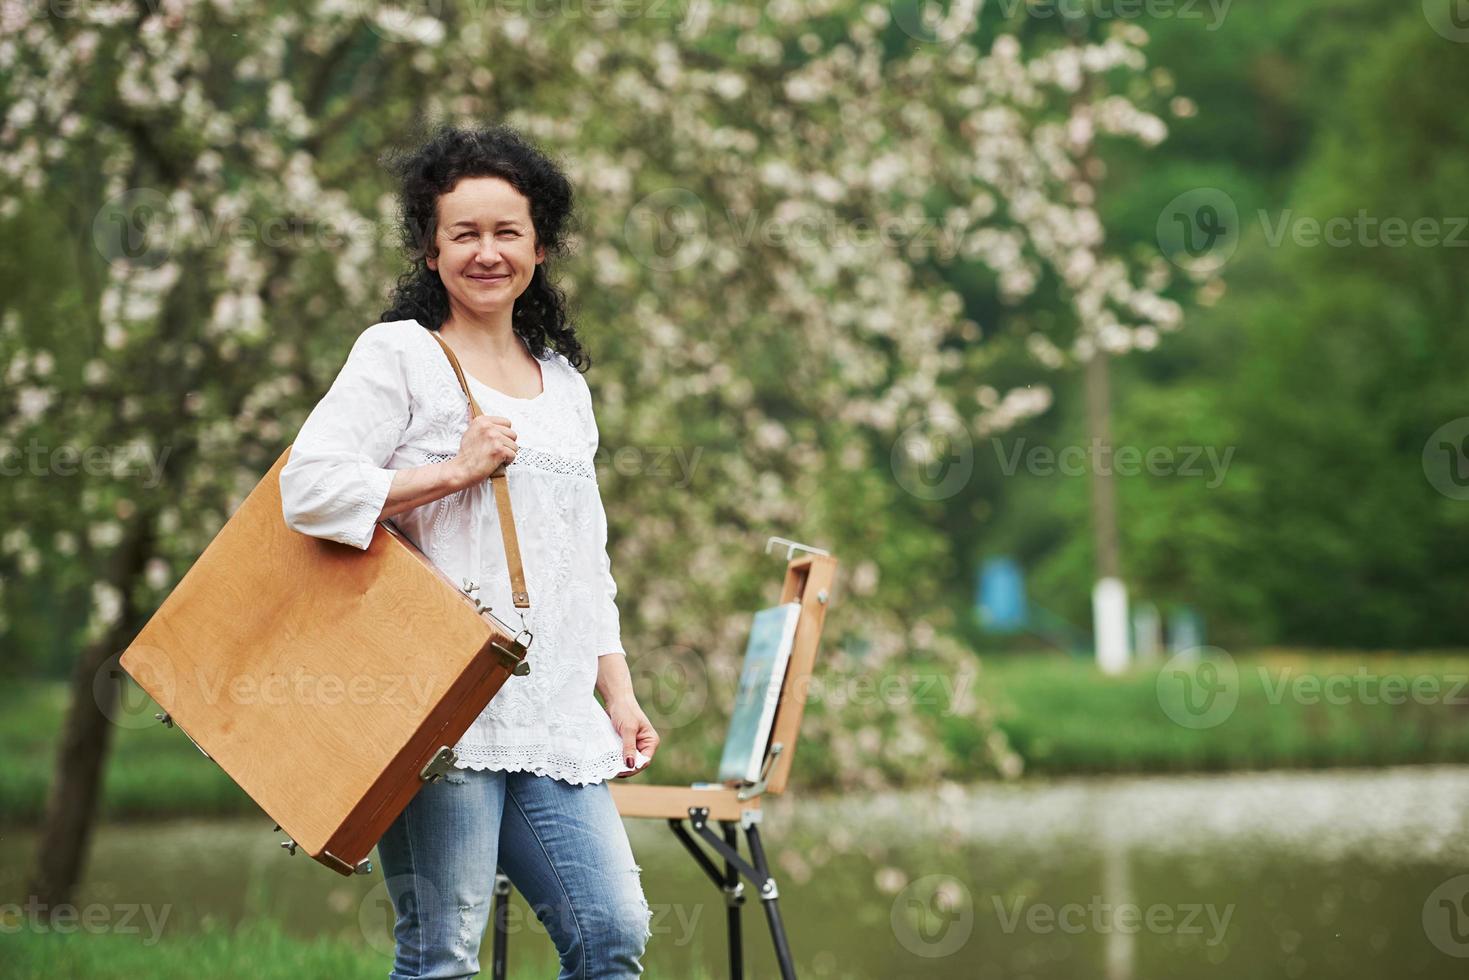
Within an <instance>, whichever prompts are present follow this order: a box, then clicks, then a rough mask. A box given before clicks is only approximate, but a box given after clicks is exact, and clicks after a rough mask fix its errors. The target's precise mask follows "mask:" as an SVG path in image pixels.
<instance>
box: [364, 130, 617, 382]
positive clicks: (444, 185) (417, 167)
mask: <svg viewBox="0 0 1469 980" xmlns="http://www.w3.org/2000/svg"><path fill="white" fill-rule="evenodd" d="M382 163H383V166H384V168H385V169H386V170H387V171H388V172H389V173H391V174H392V175H393V176H394V177H395V178H396V179H397V182H398V185H399V190H398V207H399V222H400V231H401V233H402V236H403V247H404V248H405V249H406V251H407V253H408V256H409V268H408V271H406V272H404V273H403V274H402V275H401V276H399V277H398V282H397V285H396V286H395V287H394V288H393V294H392V297H391V299H390V300H389V302H390V303H391V304H392V305H391V306H390V307H389V308H388V309H386V310H384V311H383V314H382V317H381V320H383V321H384V322H387V321H392V320H409V319H412V320H417V321H418V322H419V323H420V324H421V325H423V326H424V327H427V328H428V329H430V330H438V329H439V328H440V327H442V326H443V325H444V321H445V320H447V319H448V318H449V292H448V290H447V289H445V288H444V281H443V280H442V279H441V278H439V274H438V272H436V271H435V270H433V269H430V268H429V267H428V262H427V259H428V257H429V256H431V255H434V254H436V253H437V247H436V246H435V244H434V243H435V240H436V237H437V232H438V202H439V197H440V196H441V195H444V194H447V193H449V192H450V191H452V190H453V189H454V187H455V185H457V184H458V183H459V181H460V180H461V179H463V178H465V177H500V178H502V179H503V180H505V181H506V182H507V183H508V184H510V186H512V187H514V188H515V189H516V190H518V191H519V192H520V193H521V194H524V195H525V197H526V198H527V199H528V200H529V201H530V217H531V224H532V226H533V227H534V230H535V235H536V243H537V244H538V245H540V246H541V247H543V248H545V250H546V260H545V261H543V262H540V263H538V264H537V265H536V267H535V271H534V272H533V273H532V275H531V281H530V285H528V286H526V288H525V292H523V293H521V294H520V296H519V297H517V298H516V300H515V310H514V313H513V314H512V315H511V319H510V322H511V325H512V327H513V329H514V330H515V333H516V334H517V335H518V336H519V337H520V338H521V339H522V340H524V341H525V344H526V347H527V348H528V349H529V350H530V351H531V353H532V354H534V355H535V356H536V357H538V358H544V357H546V356H547V355H546V348H547V347H548V346H549V347H551V348H553V349H554V350H556V351H557V352H558V353H560V354H561V355H562V356H563V357H565V358H566V359H567V361H569V362H570V363H571V366H572V367H574V368H577V369H578V370H580V369H581V366H582V365H583V364H586V365H587V366H588V367H590V366H591V359H590V358H589V357H588V356H587V354H586V352H585V351H584V350H583V349H582V346H581V342H580V341H579V340H577V337H576V331H575V330H574V329H573V328H572V326H571V325H570V323H568V322H567V317H566V294H565V293H564V292H562V290H561V288H560V287H558V286H557V285H556V284H555V283H553V282H552V281H551V278H550V274H549V271H548V268H547V267H548V266H549V265H550V262H551V256H552V255H565V254H566V253H567V251H568V244H567V242H568V236H569V233H570V230H571V225H572V189H571V181H569V180H567V178H566V174H565V173H563V172H562V170H561V168H560V167H558V166H557V165H556V163H555V162H554V161H552V160H551V158H550V157H549V156H547V155H546V154H545V153H544V152H543V151H541V150H540V149H539V148H537V147H536V146H534V145H533V144H531V143H530V142H529V141H528V140H527V139H526V138H525V137H524V136H522V135H521V134H520V133H519V132H517V131H515V130H514V129H511V128H510V127H508V126H504V125H493V126H486V127H483V128H479V129H465V128H462V127H459V126H455V125H453V124H451V123H441V124H439V126H438V128H437V129H435V130H434V131H433V132H432V133H431V134H430V135H429V136H428V137H427V138H426V139H425V140H423V141H422V142H421V143H418V144H417V145H416V146H413V147H412V148H410V149H398V150H394V151H390V152H389V153H388V154H386V155H385V156H384V158H383V160H382Z"/></svg>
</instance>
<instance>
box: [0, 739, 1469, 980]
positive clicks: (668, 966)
mask: <svg viewBox="0 0 1469 980" xmlns="http://www.w3.org/2000/svg"><path fill="white" fill-rule="evenodd" d="M1466 820H1469V767H1457V766H1455V767H1414V768H1403V769H1389V770H1371V771H1334V772H1317V773H1251V774H1237V775H1224V776H1197V777H1194V776H1189V777H1184V776H1180V777H1139V778H1108V779H1084V780H1083V779H1077V780H1064V781H1056V782H1050V783H1024V784H1020V785H1011V786H1004V785H981V786H973V787H959V786H946V787H942V788H940V789H938V790H935V791H931V792H926V793H890V794H885V795H881V796H876V797H860V798H859V797H842V798H836V797H825V798H809V797H807V798H802V799H801V800H799V801H796V800H791V799H776V800H774V801H772V802H771V803H770V804H768V806H767V808H766V811H765V816H764V820H763V823H762V828H763V830H762V833H763V835H764V838H765V843H766V846H767V849H768V851H769V852H770V855H771V859H772V861H774V862H775V864H776V878H777V881H778V882H779V886H780V893H781V906H782V911H783V913H784V916H785V919H786V925H787V929H788V932H789V935H790V941H791V946H792V949H793V952H794V954H795V956H796V959H797V965H798V971H799V973H800V975H801V976H810V977H854V978H882V980H890V978H905V977H933V978H956V980H957V978H964V980H972V978H996V980H998V978H1006V980H1025V978H1032V980H1062V978H1086V980H1172V978H1179V977H1187V978H1191V980H1201V978H1211V977H1219V978H1225V977H1228V978H1250V980H1267V978H1275V977H1281V978H1298V977H1311V978H1316V977H1331V978H1333V980H1356V978H1361V980H1368V978H1371V980H1377V978H1382V977H1410V976H1411V977H1443V978H1448V977H1455V978H1459V977H1463V976H1465V975H1466V974H1469V833H1466V829H1469V824H1466ZM270 828H271V825H270V822H269V821H268V820H267V819H266V818H264V817H261V818H259V819H257V820H229V821H219V820H209V821H180V822H169V823H149V824H140V825H119V824H114V825H108V826H104V827H102V828H100V830H99V833H98V836H97V839H96V845H95V850H94V856H93V859H92V862H91V866H90V869H89V874H88V878H87V881H86V882H85V885H84V887H83V888H82V890H81V892H80V893H79V895H78V896H77V903H78V904H79V905H80V904H83V903H90V902H96V903H109V904H117V905H121V904H123V903H128V904H131V903H142V904H144V905H146V906H150V907H151V908H152V909H153V911H154V915H155V921H156V920H157V917H158V915H160V914H161V913H162V911H163V910H165V909H166V910H167V917H166V919H164V920H163V921H162V923H161V925H160V926H159V930H160V937H161V940H162V941H167V937H168V936H169V935H172V934H179V933H182V932H185V931H188V930H194V929H198V928H199V927H200V925H201V923H202V922H203V921H204V920H206V919H208V920H215V921H219V922H223V923H233V922H237V921H240V920H242V919H245V918H247V917H262V916H269V917H273V918H275V919H277V920H278V921H280V922H281V923H282V924H283V926H284V927H285V928H286V929H287V930H288V931H289V932H292V933H296V934H299V935H302V936H315V935H331V936H336V937H340V938H343V939H346V940H347V941H350V942H354V943H361V944H364V945H367V946H370V947H372V948H376V949H379V950H381V951H382V952H383V954H384V973H385V974H386V970H387V962H388V960H387V955H388V953H390V951H391V948H392V944H391V939H390V938H389V928H390V925H391V916H390V910H389V908H388V906H387V905H386V902H385V890H384V888H383V883H382V876H381V873H380V872H378V873H374V874H373V875H371V876H362V877H355V878H351V879H346V878H341V877H338V876H337V875H334V874H332V873H330V872H329V871H327V870H326V869H324V868H322V867H320V866H319V865H317V864H315V863H314V862H312V861H311V860H310V859H308V858H306V857H305V856H304V855H298V856H296V857H289V856H287V855H286V854H285V852H283V851H282V850H281V849H280V848H279V846H278V844H277V842H278V841H279V839H280V837H281V835H280V834H278V833H273V832H272V831H271V829H270ZM628 830H629V834H630V835H631V837H632V842H633V848H634V850H635V852H636V853H637V855H638V859H639V862H640V863H641V864H642V867H643V882H644V890H645V892H646V893H647V896H648V899H649V902H650V903H651V904H652V906H653V907H654V910H655V918H654V923H653V929H654V937H653V939H652V940H651V942H650V945H649V949H648V954H647V957H646V958H645V964H646V966H647V975H648V976H649V977H652V978H661V977H674V978H678V977H684V976H687V975H688V974H689V972H690V969H691V967H692V966H693V965H694V964H695V963H702V964H704V965H705V967H706V968H707V969H708V970H710V971H711V972H712V974H713V975H715V976H719V975H721V974H723V973H724V962H725V959H724V958H725V955H726V954H725V941H724V904H723V901H722V898H721V897H720V895H719V893H718V892H717V891H715V889H714V888H713V886H712V885H711V884H709V882H708V881H707V880H706V879H705V878H704V877H703V875H702V873H700V872H699V871H698V869H697V868H696V867H695V865H694V863H693V861H692V860H691V859H690V857H689V856H688V854H687V853H686V852H685V851H684V850H683V848H682V846H681V845H680V844H679V843H678V842H677V841H676V839H675V838H674V837H673V835H672V833H670V831H669V829H668V827H667V825H666V824H664V823H663V822H662V821H629V823H628ZM33 840H34V835H33V834H32V833H30V832H17V831H15V830H10V831H5V832H0V900H9V899H12V898H13V897H14V896H15V895H17V894H19V892H20V891H21V887H22V886H21V882H22V878H21V875H22V874H23V871H24V868H25V865H26V864H27V862H28V860H29V854H30V848H31V846H32V844H33ZM752 891H753V890H752V889H750V888H749V886H747V894H750V893H752ZM138 921H139V924H140V925H142V926H143V934H144V935H146V934H147V930H148V926H147V925H146V924H145V922H144V920H143V919H142V918H141V917H140V918H139V920H138ZM744 923H745V945H746V951H747V952H746V976H747V977H750V978H752V980H755V978H766V977H772V976H776V975H777V974H776V973H775V970H774V958H773V956H772V955H771V953H770V939H769V933H768V931H767V930H766V925H765V918H764V915H763V910H762V909H761V908H760V906H759V903H758V901H756V900H755V899H754V897H753V895H752V897H751V898H750V899H749V900H748V901H747V903H746V905H745V910H744ZM512 929H513V935H512V937H511V967H512V970H511V972H512V975H514V973H515V970H514V965H515V958H514V957H515V950H516V949H517V948H518V947H520V946H525V945H527V944H547V946H548V945H549V942H550V940H549V939H548V938H547V937H546V935H545V932H544V930H543V929H542V928H541V927H540V925H539V923H537V922H535V921H534V919H533V917H531V916H530V914H529V911H528V910H527V908H526V906H525V905H524V903H523V902H522V901H521V900H520V898H519V896H517V897H516V905H515V911H514V914H513V917H512ZM488 952H489V943H488V942H486V943H485V946H484V948H483V950H482V953H483V956H482V965H483V966H485V967H486V968H488Z"/></svg>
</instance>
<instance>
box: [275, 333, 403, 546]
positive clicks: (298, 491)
mask: <svg viewBox="0 0 1469 980" xmlns="http://www.w3.org/2000/svg"><path fill="white" fill-rule="evenodd" d="M384 327H385V325H384V324H374V325H373V326H371V327H368V328H367V329H366V330H364V331H363V332H362V334H361V335H360V336H359V337H358V338H357V341H356V342H355V343H354V344H353V345H352V350H351V352H350V353H349V354H348V355H347V362H346V363H345V364H344V365H343V366H342V369H341V371H340V372H339V373H338V374H337V377H336V380H335V381H333V382H332V386H331V388H330V389H329V390H328V391H327V393H326V394H325V395H324V396H323V397H322V399H321V401H319V402H318V403H317V404H316V407H315V408H313V409H312V410H311V414H310V415H308V416H307V418H306V421H305V422H304V423H302V425H301V431H300V433H299V434H297V436H296V439H295V441H294V442H293V443H292V444H291V455H290V457H289V458H288V459H287V460H286V465H285V466H284V467H282V468H281V478H280V484H281V509H282V511H283V513H284V516H285V520H286V524H287V526H289V527H291V528H292V529H294V530H296V531H300V532H302V533H303V534H310V535H312V536H313V537H318V538H326V539H328V540H331V541H339V542H341V543H342V544H349V545H351V546H352V547H354V548H358V549H360V550H364V551H365V550H366V549H367V546H368V545H369V544H371V543H372V534H373V531H374V529H375V528H376V526H377V521H378V515H379V514H381V513H382V509H383V504H384V503H386V501H387V499H388V490H389V488H390V487H391V486H392V483H393V473H394V470H391V469H388V468H387V467H386V466H385V465H384V464H386V463H387V462H388V460H389V459H391V457H392V455H393V452H394V451H395V450H396V449H397V447H398V444H399V442H400V440H401V438H402V436H403V433H404V432H405V431H406V430H407V428H408V421H409V418H410V417H411V414H412V413H411V405H410V398H409V392H408V383H407V377H406V373H405V370H404V365H403V363H402V353H401V348H398V347H395V346H394V345H393V344H392V342H391V338H390V336H389V335H388V334H387V333H385V332H384Z"/></svg>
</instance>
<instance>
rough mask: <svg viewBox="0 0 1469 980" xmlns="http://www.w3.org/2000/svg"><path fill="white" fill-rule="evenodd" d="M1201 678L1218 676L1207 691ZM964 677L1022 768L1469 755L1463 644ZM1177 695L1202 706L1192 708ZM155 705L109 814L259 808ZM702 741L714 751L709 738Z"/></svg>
mask: <svg viewBox="0 0 1469 980" xmlns="http://www.w3.org/2000/svg"><path fill="white" fill-rule="evenodd" d="M902 672H903V673H905V674H908V675H910V676H911V677H917V676H919V675H922V674H923V673H925V668H924V666H923V665H922V664H918V663H913V664H906V665H904V666H903V668H902ZM1185 685H1191V686H1189V687H1187V688H1185ZM1221 685H1222V687H1221ZM1211 686H1212V687H1215V688H1220V691H1219V693H1218V697H1216V698H1214V699H1213V700H1211V699H1210V698H1209V697H1208V694H1207V690H1206V689H1208V688H1210V687H1211ZM975 690H976V693H978V694H979V695H981V696H982V697H984V698H985V699H986V700H987V701H988V702H989V703H990V704H991V705H993V706H994V708H995V710H996V714H997V717H998V719H999V724H1000V727H1001V728H1002V729H1003V730H1004V732H1005V734H1006V735H1007V736H1008V737H1009V739H1010V742H1011V744H1012V745H1013V746H1014V747H1015V748H1016V750H1017V751H1018V752H1019V753H1020V755H1021V756H1022V758H1024V759H1025V763H1026V771H1027V773H1029V774H1036V775H1062V774H1067V773H1106V772H1180V771H1211V770H1227V769H1268V768H1302V767H1328V766H1380V765H1404V764H1414V763H1430V762H1469V655H1457V654H1456V655H1435V656H1419V655H1403V656H1395V655H1384V654H1370V655H1369V654H1347V653H1306V652H1291V651H1274V652H1270V653H1265V654H1259V655H1254V656H1240V657H1238V658H1235V660H1234V661H1233V663H1232V667H1231V668H1230V669H1229V670H1226V671H1225V672H1224V673H1223V674H1220V673H1219V672H1218V671H1217V670H1216V671H1215V672H1214V673H1212V674H1209V675H1201V676H1199V677H1196V678H1191V679H1190V680H1189V681H1183V680H1181V679H1180V678H1178V677H1177V676H1175V675H1173V674H1171V673H1167V674H1165V675H1164V676H1163V677H1162V678H1160V676H1159V669H1158V667H1157V666H1152V667H1138V668H1135V669H1133V670H1131V671H1129V672H1128V673H1125V674H1123V675H1121V676H1117V677H1103V676H1102V675H1100V674H1099V673H1098V672H1097V670H1096V668H1095V666H1094V665H1093V664H1092V663H1091V662H1089V661H1087V660H1080V659H1074V658H1069V657H1064V656H1050V655H1029V654H1027V655H1010V656H989V657H985V658H984V659H983V661H982V666H981V670H980V673H979V677H978V680H977V682H976V684H975ZM65 693H66V692H65V688H64V686H63V685H62V684H60V683H58V682H26V683H14V684H10V685H7V686H6V687H5V688H3V689H0V756H3V758H4V759H5V760H6V764H5V765H4V766H0V823H6V822H11V823H14V822H28V821H33V820H35V819H36V818H37V817H38V815H39V814H40V813H41V811H42V805H43V802H44V800H45V794H46V788H47V785H48V781H49V774H50V771H51V767H52V765H53V764H54V752H55V739H56V733H57V732H58V731H59V729H60V726H61V719H62V716H63V713H64V710H65ZM1182 696H1189V697H1192V698H1194V699H1195V704H1196V706H1197V705H1204V704H1208V705H1209V706H1210V707H1209V709H1208V711H1207V712H1205V713H1204V714H1202V715H1199V716H1197V717H1195V716H1194V715H1192V714H1190V713H1189V712H1188V711H1187V710H1184V709H1185V708H1187V704H1186V703H1185V702H1183V701H1180V700H1179V698H1180V697H1182ZM1220 698H1222V700H1220ZM1170 699H1172V700H1170ZM1231 699H1232V706H1231ZM945 707H946V705H937V706H935V707H934V708H933V711H934V713H935V716H936V723H937V724H938V726H939V729H940V731H941V732H942V737H943V740H944V742H945V747H946V748H947V749H948V750H949V752H950V753H951V754H952V756H953V758H954V759H955V760H956V774H957V775H958V777H959V778H974V779H979V778H985V776H986V775H987V772H986V770H985V766H984V763H983V759H984V752H983V747H982V733H981V732H980V731H978V730H977V729H976V728H975V726H974V724H973V723H972V722H971V721H970V720H968V719H964V718H958V717H954V716H952V715H943V714H941V713H940V712H941V710H943V709H944V708H945ZM1226 709H1227V710H1226ZM153 710H155V706H153V705H151V704H143V705H134V706H131V708H130V710H128V711H127V712H126V713H125V714H123V715H122V716H121V722H122V723H121V724H120V725H119V726H118V727H117V728H115V729H114V736H115V738H114V744H113V750H112V756H111V759H110V762H109V765H108V767H107V775H106V783H105V786H104V791H103V812H104V815H105V816H106V817H109V818H118V817H129V818H146V817H155V816H170V815H176V814H180V813H187V814H192V815H211V814H221V815H223V814H254V813H256V812H258V811H257V810H256V808H255V805H254V803H252V802H251V801H250V799H249V797H247V796H246V795H245V794H244V793H243V792H241V791H240V790H239V789H238V788H237V787H236V786H235V785H234V784H233V783H232V782H231V781H230V780H229V778H228V777H227V776H225V775H224V773H223V772H221V771H220V770H219V769H218V768H217V767H215V766H214V765H213V764H212V763H210V762H208V761H206V760H204V759H203V758H202V757H201V756H200V755H199V752H198V750H197V749H195V748H194V747H193V745H192V744H191V743H190V742H189V740H188V739H187V738H185V737H184V736H183V735H182V734H181V733H179V732H178V731H171V730H168V729H165V728H163V727H162V726H161V725H158V724H157V723H156V722H154V721H152V712H153ZM1191 724H1192V725H1203V726H1205V727H1190V725H1191ZM703 734H708V735H709V736H710V738H711V739H712V738H713V737H714V736H713V733H712V732H711V733H703ZM705 748H708V749H710V750H711V751H714V752H715V753H716V757H717V748H718V747H717V746H715V745H714V744H713V742H712V741H711V742H710V745H709V746H706V747H705ZM818 748H819V747H818V746H811V748H810V750H808V751H806V752H805V753H804V755H803V756H802V759H801V761H800V763H799V767H800V768H801V770H802V772H801V778H802V780H803V781H806V782H808V783H809V784H811V785H817V784H822V783H823V781H824V780H826V779H828V777H829V774H827V773H822V772H820V771H819V770H820V768H821V766H822V764H823V757H824V755H825V754H824V753H822V752H820V751H818ZM698 754H700V753H698V752H694V753H691V755H698ZM706 754H707V753H706ZM677 760H678V757H677V756H674V755H672V753H670V758H669V759H667V760H664V762H665V764H664V766H663V768H662V769H660V771H659V774H658V781H659V782H672V783H676V782H680V781H685V780H693V779H699V778H705V777H706V775H707V773H706V772H704V771H696V769H697V768H698V767H697V766H695V765H688V766H685V768H688V769H689V771H688V772H682V771H677V767H678V765H679V763H678V761H677Z"/></svg>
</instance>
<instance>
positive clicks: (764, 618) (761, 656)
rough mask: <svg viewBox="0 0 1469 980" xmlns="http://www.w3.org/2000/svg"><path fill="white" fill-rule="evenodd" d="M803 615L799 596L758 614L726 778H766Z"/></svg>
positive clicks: (723, 765) (722, 764)
mask: <svg viewBox="0 0 1469 980" xmlns="http://www.w3.org/2000/svg"><path fill="white" fill-rule="evenodd" d="M800 618H801V604H800V603H799V602H786V603H782V604H781V605H778V606H771V607H770V608H769V609H762V610H760V611H759V612H757V613H756V614H755V621H754V625H753V626H752V627H751V629H750V639H749V641H748V643H746V645H745V663H744V668H743V669H742V670H741V672H740V686H739V690H738V692H737V693H736V695H735V706H734V712H733V713H732V714H731V715H730V719H729V734H728V736H727V737H726V738H725V740H724V754H723V756H722V757H721V758H720V760H719V775H718V779H719V781H720V782H745V783H755V782H758V781H759V779H760V769H761V766H762V765H763V763H764V760H765V747H766V743H768V742H769V740H770V729H771V726H772V724H773V723H774V721H775V709H776V706H777V705H778V704H779V703H780V691H781V685H782V684H784V683H785V675H786V664H787V663H788V662H789V661H790V658H791V647H792V646H793V645H794V644H795V639H796V623H797V621H799V620H800Z"/></svg>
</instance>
